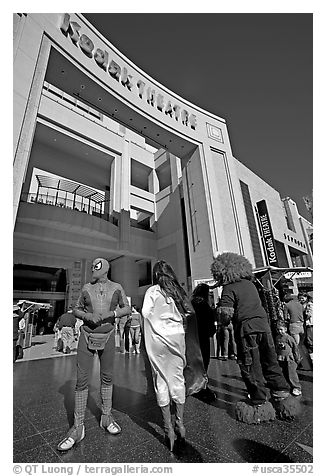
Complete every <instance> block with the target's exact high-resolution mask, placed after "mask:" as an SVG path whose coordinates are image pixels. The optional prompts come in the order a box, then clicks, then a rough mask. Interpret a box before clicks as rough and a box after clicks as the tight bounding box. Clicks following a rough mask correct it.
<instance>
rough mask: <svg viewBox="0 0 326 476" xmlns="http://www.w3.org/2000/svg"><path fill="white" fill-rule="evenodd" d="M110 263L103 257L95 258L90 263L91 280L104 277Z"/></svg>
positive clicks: (94, 280)
mask: <svg viewBox="0 0 326 476" xmlns="http://www.w3.org/2000/svg"><path fill="white" fill-rule="evenodd" d="M109 268H110V265H109V262H108V261H107V260H106V259H104V258H96V259H95V260H94V261H93V263H92V281H93V282H96V281H98V280H99V279H101V278H106V277H107V274H108V271H109Z"/></svg>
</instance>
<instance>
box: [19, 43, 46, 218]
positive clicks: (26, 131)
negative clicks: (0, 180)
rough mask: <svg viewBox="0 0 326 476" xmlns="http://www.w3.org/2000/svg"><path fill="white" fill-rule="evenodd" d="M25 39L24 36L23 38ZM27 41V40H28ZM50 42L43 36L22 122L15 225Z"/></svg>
mask: <svg viewBox="0 0 326 476" xmlns="http://www.w3.org/2000/svg"><path fill="white" fill-rule="evenodd" d="M22 41H23V38H22ZM26 41H27V40H26ZM50 47H51V44H50V42H49V41H48V40H47V39H46V37H43V40H42V43H41V46H40V50H39V55H38V56H37V60H36V63H35V65H33V66H34V67H35V69H34V74H33V77H32V83H31V86H30V92H29V95H28V98H27V102H26V109H25V114H24V119H23V123H22V128H21V133H20V136H19V139H18V142H17V148H16V153H15V157H14V168H13V212H14V215H13V220H14V226H15V221H16V216H17V211H18V207H19V199H20V194H21V190H22V186H23V182H24V180H25V174H26V171H27V166H28V161H29V155H30V151H31V147H32V143H33V136H34V130H35V126H36V117H37V111H38V107H39V102H40V99H41V93H42V86H43V82H44V77H45V72H46V67H47V64H48V59H49V54H50ZM20 67H21V65H18V64H16V63H15V69H14V75H15V74H17V76H19V71H18V70H17V71H16V69H17V68H20Z"/></svg>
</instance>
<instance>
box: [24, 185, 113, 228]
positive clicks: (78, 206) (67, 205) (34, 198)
mask: <svg viewBox="0 0 326 476" xmlns="http://www.w3.org/2000/svg"><path fill="white" fill-rule="evenodd" d="M80 200H81V197H79V198H78V199H76V200H70V199H68V198H64V197H55V196H53V195H48V194H37V193H23V194H22V196H21V202H27V203H34V204H38V205H50V206H55V207H59V208H62V209H67V210H73V211H75V212H80V213H87V214H88V215H92V216H95V217H98V218H101V219H102V220H105V221H108V222H110V223H113V225H116V226H117V225H118V219H117V218H115V217H113V216H111V215H109V214H108V213H105V212H103V211H102V209H101V205H99V204H98V203H96V202H94V201H93V200H91V199H89V201H90V203H89V204H84V203H82V202H81V201H80ZM102 206H103V205H102Z"/></svg>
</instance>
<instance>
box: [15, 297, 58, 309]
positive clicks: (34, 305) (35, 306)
mask: <svg viewBox="0 0 326 476" xmlns="http://www.w3.org/2000/svg"><path fill="white" fill-rule="evenodd" d="M16 305H17V306H24V311H27V310H30V309H33V310H34V311H36V310H38V309H40V308H41V307H44V308H45V309H50V307H52V306H51V304H49V303H48V302H34V301H26V300H25V299H21V300H20V301H18V302H17V303H16ZM14 306H15V305H14Z"/></svg>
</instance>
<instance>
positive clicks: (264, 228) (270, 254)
mask: <svg viewBox="0 0 326 476" xmlns="http://www.w3.org/2000/svg"><path fill="white" fill-rule="evenodd" d="M256 205H257V211H258V219H259V224H260V230H261V234H262V239H263V245H264V249H265V252H266V258H267V264H268V266H278V265H279V264H278V259H277V254H276V246H275V241H274V236H273V231H272V226H271V221H270V219H269V215H268V210H267V205H266V201H265V200H261V201H260V202H257V203H256Z"/></svg>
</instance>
